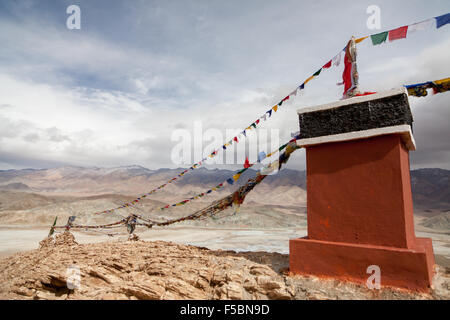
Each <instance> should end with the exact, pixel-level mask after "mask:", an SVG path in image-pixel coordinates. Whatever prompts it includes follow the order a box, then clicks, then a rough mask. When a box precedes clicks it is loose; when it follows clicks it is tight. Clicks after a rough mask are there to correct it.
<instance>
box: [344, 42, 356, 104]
mask: <svg viewBox="0 0 450 320" xmlns="http://www.w3.org/2000/svg"><path fill="white" fill-rule="evenodd" d="M350 45H351V40H350V41H349V42H348V44H347V47H346V48H345V57H344V66H345V67H344V72H343V73H342V82H343V83H344V95H345V94H346V93H347V92H348V91H349V90H351V89H353V88H354V87H355V84H354V83H353V77H352V73H353V63H352V60H351V56H350Z"/></svg>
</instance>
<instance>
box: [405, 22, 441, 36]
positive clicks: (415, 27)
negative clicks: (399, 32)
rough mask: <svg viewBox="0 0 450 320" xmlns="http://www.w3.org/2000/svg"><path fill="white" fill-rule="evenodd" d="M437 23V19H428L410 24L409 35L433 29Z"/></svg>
mask: <svg viewBox="0 0 450 320" xmlns="http://www.w3.org/2000/svg"><path fill="white" fill-rule="evenodd" d="M435 23H436V19H428V20H425V21H422V22H418V23H414V24H412V25H410V26H408V35H409V34H411V33H414V32H417V31H423V30H427V29H431V28H432V26H433V25H434V24H435Z"/></svg>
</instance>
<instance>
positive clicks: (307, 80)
mask: <svg viewBox="0 0 450 320" xmlns="http://www.w3.org/2000/svg"><path fill="white" fill-rule="evenodd" d="M312 78H314V76H311V77H309V78H308V79H306V80H305V82H303V85H305V84H307V83H308V82H309V81H310V80H311V79H312Z"/></svg>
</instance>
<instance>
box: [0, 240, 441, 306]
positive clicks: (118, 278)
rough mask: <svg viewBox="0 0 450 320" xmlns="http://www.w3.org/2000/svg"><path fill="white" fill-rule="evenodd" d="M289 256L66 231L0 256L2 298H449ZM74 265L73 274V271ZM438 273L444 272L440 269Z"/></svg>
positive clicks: (436, 292) (437, 292) (439, 290)
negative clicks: (368, 284)
mask: <svg viewBox="0 0 450 320" xmlns="http://www.w3.org/2000/svg"><path fill="white" fill-rule="evenodd" d="M287 266H288V256H287V255H282V254H278V253H267V252H245V253H236V252H233V251H220V250H218V251H213V250H208V249H206V248H199V247H194V246H188V245H179V244H174V243H170V242H162V241H156V242H145V241H140V240H134V241H114V242H106V243H96V244H83V245H79V244H77V243H76V242H75V240H74V239H73V236H72V235H71V234H70V233H63V234H60V235H57V236H55V237H54V239H47V240H45V241H43V242H41V247H40V249H38V250H33V251H29V252H25V253H18V254H15V255H13V256H10V257H8V258H6V259H3V260H0V270H1V271H0V298H1V299H373V298H375V299H396V298H397V299H432V298H444V299H448V298H449V296H448V285H449V281H448V278H446V277H447V276H448V274H447V275H445V274H441V275H440V278H439V279H440V282H439V283H438V288H435V290H433V292H432V294H430V295H425V294H411V293H407V292H401V291H395V290H391V289H383V290H378V291H376V292H373V291H371V290H368V289H366V288H365V287H362V286H358V285H355V284H349V283H343V282H338V281H334V280H319V279H317V278H314V277H300V276H290V275H289V274H288V273H287ZM77 272H79V278H77V275H78V273H77ZM441 273H442V272H441Z"/></svg>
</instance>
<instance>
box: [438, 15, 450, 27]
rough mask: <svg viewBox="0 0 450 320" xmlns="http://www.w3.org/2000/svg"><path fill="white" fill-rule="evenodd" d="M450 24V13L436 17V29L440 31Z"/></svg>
mask: <svg viewBox="0 0 450 320" xmlns="http://www.w3.org/2000/svg"><path fill="white" fill-rule="evenodd" d="M447 23H450V13H447V14H443V15H442V16H439V17H436V28H437V29H439V28H440V27H442V26H443V25H446V24H447Z"/></svg>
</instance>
